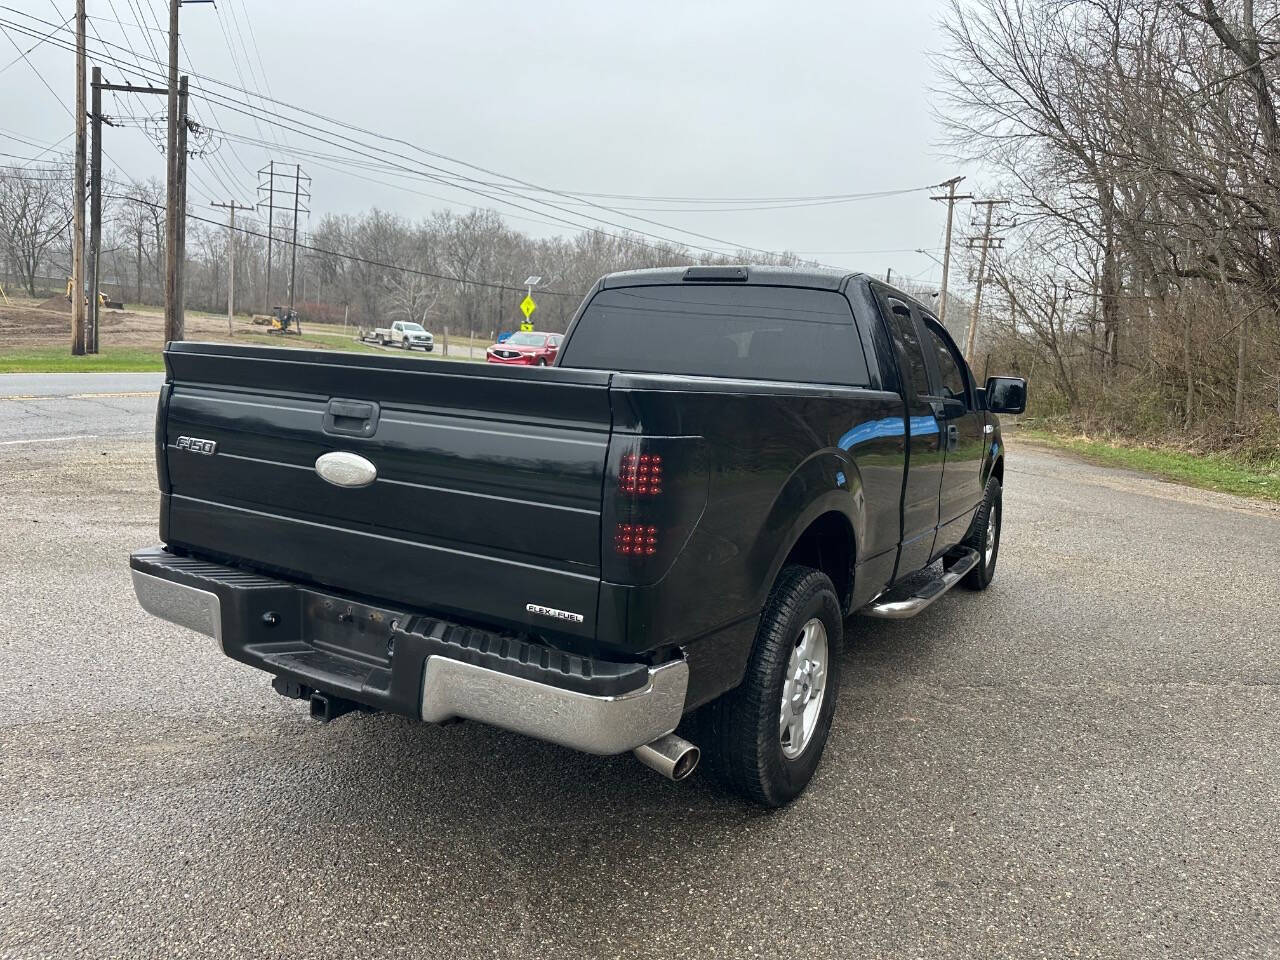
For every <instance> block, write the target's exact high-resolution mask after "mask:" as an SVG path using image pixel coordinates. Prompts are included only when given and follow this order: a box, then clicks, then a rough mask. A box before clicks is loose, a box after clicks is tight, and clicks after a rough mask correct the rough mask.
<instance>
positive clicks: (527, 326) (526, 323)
mask: <svg viewBox="0 0 1280 960" xmlns="http://www.w3.org/2000/svg"><path fill="white" fill-rule="evenodd" d="M532 330H533V321H532V320H521V321H520V332H521V333H529V332H531V331H532Z"/></svg>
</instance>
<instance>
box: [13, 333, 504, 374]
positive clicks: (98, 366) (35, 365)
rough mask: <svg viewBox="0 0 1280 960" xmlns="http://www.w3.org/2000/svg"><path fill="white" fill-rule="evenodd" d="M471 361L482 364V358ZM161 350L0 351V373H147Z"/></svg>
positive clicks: (303, 344)
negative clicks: (75, 354) (74, 353)
mask: <svg viewBox="0 0 1280 960" xmlns="http://www.w3.org/2000/svg"><path fill="white" fill-rule="evenodd" d="M231 342H234V343H236V344H238V345H240V346H246V347H295V348H301V349H310V350H345V351H348V352H351V353H380V354H387V353H389V352H392V351H387V350H383V349H382V348H381V347H376V346H374V345H373V344H369V343H360V342H359V341H357V340H354V339H353V338H352V337H350V336H344V335H342V334H341V333H327V332H326V333H317V332H313V331H311V330H306V328H304V335H303V336H301V337H293V336H289V337H285V336H268V335H267V334H266V333H261V334H258V333H253V334H243V333H241V334H239V335H237V336H236V338H235V340H234V341H231ZM394 355H395V356H410V357H415V358H417V359H419V360H426V359H435V360H456V361H463V362H465V361H467V360H468V359H471V358H468V357H462V356H457V355H454V356H449V357H445V356H442V355H441V354H440V352H439V350H438V348H437V351H436V352H434V353H424V352H423V351H421V350H410V351H407V352H404V351H399V350H396V351H394ZM474 362H477V363H483V362H484V361H483V359H479V358H477V359H475V360H474ZM163 369H164V361H163V359H162V358H161V347H160V345H159V344H157V345H156V346H154V347H111V346H104V347H103V348H102V352H101V353H96V354H89V355H86V356H83V357H73V356H71V351H70V349H69V348H68V347H66V346H62V345H59V346H53V347H20V348H12V349H3V348H0V373H146V372H150V371H154V370H163Z"/></svg>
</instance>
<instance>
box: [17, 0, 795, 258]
mask: <svg viewBox="0 0 1280 960" xmlns="http://www.w3.org/2000/svg"><path fill="white" fill-rule="evenodd" d="M0 9H4V10H9V11H11V12H14V13H18V14H20V15H23V16H28V17H30V15H29V14H25V13H23V12H22V11H18V10H15V9H14V8H12V7H8V6H0ZM30 18H31V19H34V20H36V21H37V22H44V21H42V20H40V18H36V17H30ZM192 75H193V76H196V77H197V78H198V79H201V80H204V81H207V82H209V83H214V84H217V85H218V86H222V87H226V88H228V89H231V90H235V91H237V92H238V93H241V94H243V95H246V96H251V95H252V94H251V93H250V92H249V91H247V90H244V89H243V88H238V87H236V86H235V85H234V84H231V83H227V82H226V81H222V80H217V79H214V78H211V77H205V76H202V75H200V74H195V73H194V71H192ZM193 88H194V89H195V90H197V92H199V93H200V94H202V95H203V96H204V97H205V99H206V100H210V102H213V98H217V100H219V101H221V102H222V103H223V105H225V106H227V107H228V108H229V109H232V110H235V111H236V112H240V113H245V112H246V111H245V110H242V109H240V108H239V102H238V101H229V100H228V98H226V97H224V96H222V95H220V94H217V93H215V92H213V91H211V90H208V89H207V88H205V87H202V86H193ZM269 99H270V100H271V101H272V102H273V103H275V104H277V105H279V106H283V107H286V108H288V109H290V110H292V111H294V112H296V113H299V114H303V115H305V116H309V117H313V118H316V119H319V120H322V121H324V122H326V123H329V124H332V125H334V126H337V127H340V128H343V129H347V130H351V131H354V132H357V133H361V134H363V135H365V136H371V137H375V138H377V139H379V140H383V141H386V142H388V143H394V144H399V145H401V146H404V147H406V148H408V149H410V150H413V151H415V152H417V153H421V154H423V155H425V156H429V157H433V158H436V159H440V160H443V161H446V162H449V163H453V164H456V165H459V166H463V167H467V168H470V169H473V170H476V171H479V172H481V173H484V174H487V175H489V176H496V177H500V178H502V179H503V180H504V181H508V182H509V183H510V184H512V185H514V186H510V185H504V186H501V187H497V188H495V189H499V190H501V191H502V192H503V193H506V194H509V195H512V196H517V197H520V198H521V199H524V200H527V201H529V202H532V203H537V204H540V205H542V206H547V207H551V208H552V209H556V210H559V211H560V212H562V213H567V214H569V215H570V216H579V217H584V218H586V219H590V220H595V221H596V222H599V223H603V224H605V225H607V226H612V227H615V228H618V229H622V230H630V231H632V232H635V233H638V234H640V235H642V236H648V237H650V238H651V239H655V240H659V241H661V242H663V243H667V244H676V245H679V246H685V247H693V248H695V249H701V250H705V251H707V252H710V253H715V254H719V253H721V252H722V250H721V249H718V248H713V247H708V246H705V245H702V244H695V243H690V242H689V241H676V240H673V239H671V238H669V237H662V236H658V235H656V234H652V233H647V232H645V231H643V230H637V229H636V228H634V227H629V226H626V225H623V224H619V223H616V222H614V221H611V220H606V219H604V218H602V217H599V216H592V215H589V214H586V213H574V212H573V211H571V210H565V209H564V208H563V207H560V206H558V205H557V204H555V203H552V202H551V201H548V200H542V199H538V198H536V197H531V196H528V195H527V194H524V193H521V192H520V191H519V190H517V189H515V187H520V186H522V187H525V188H526V189H528V190H532V191H534V192H537V193H548V194H552V195H555V196H558V197H562V198H564V199H570V200H581V198H580V197H576V196H574V195H572V194H568V193H566V192H564V191H558V190H555V189H552V188H548V187H541V186H539V185H537V184H534V183H531V182H529V181H526V180H522V179H520V178H518V177H513V176H511V175H508V174H503V173H499V172H497V171H494V170H491V169H489V168H486V167H483V166H481V165H478V164H474V163H471V162H470V161H465V160H459V159H457V158H454V157H450V156H448V155H446V154H442V153H439V152H437V151H433V150H429V149H427V148H425V147H421V146H418V145H417V144H414V143H411V142H409V141H406V140H403V139H400V138H397V137H392V136H389V135H386V134H379V133H377V132H375V131H372V130H368V129H365V128H363V127H360V126H358V125H355V124H350V123H346V122H345V121H341V120H337V119H335V118H332V117H326V116H325V115H323V114H320V113H317V112H316V111H313V110H308V109H307V108H305V107H299V106H297V105H295V104H290V103H287V102H285V101H282V100H278V99H276V98H274V97H272V98H269ZM232 103H236V104H237V105H236V106H232V105H231V104H232ZM243 105H244V106H247V107H250V109H252V105H251V104H248V103H245V104H243ZM249 115H250V116H252V114H249ZM273 122H275V123H277V125H280V126H281V127H282V128H283V129H291V130H294V131H295V132H299V133H302V134H303V135H304V136H312V137H313V138H315V139H321V140H324V139H325V137H323V136H316V135H315V134H314V133H310V132H308V129H309V130H312V131H317V132H318V133H321V134H327V135H328V137H330V138H332V137H339V138H341V139H343V140H347V141H349V142H351V143H355V144H357V145H358V146H359V147H361V148H362V149H364V150H365V151H367V150H369V149H375V150H377V151H378V152H380V153H384V154H388V155H391V156H398V157H400V158H401V159H404V160H409V162H412V163H418V164H420V165H421V166H423V167H425V168H427V169H431V170H434V171H436V174H443V175H445V176H446V177H449V178H453V179H456V180H458V181H461V182H459V183H454V182H449V183H448V184H447V185H449V186H451V187H453V188H456V189H462V190H466V191H467V192H470V193H475V194H478V195H480V196H485V197H487V198H489V199H491V200H493V201H495V202H498V203H503V204H507V205H509V206H515V207H517V208H518V209H524V210H526V211H529V212H539V213H541V212H542V211H530V210H529V208H528V207H523V206H522V205H520V204H517V203H514V202H513V201H510V200H505V199H502V198H500V197H495V196H493V195H492V194H490V193H486V192H485V191H484V190H482V189H478V188H477V187H474V186H465V185H464V184H467V183H470V184H477V185H480V186H483V185H484V181H480V180H477V179H475V178H474V177H470V176H467V175H463V174H458V173H457V172H455V171H452V170H446V169H443V168H440V167H437V166H435V165H433V164H429V163H424V162H423V161H420V160H419V161H414V160H410V158H408V157H404V156H403V155H402V154H397V153H395V152H394V151H391V150H387V149H386V148H371V147H370V145H368V144H365V143H362V142H360V141H356V140H354V139H353V138H351V137H348V136H346V135H343V134H338V133H335V132H334V131H331V130H323V129H322V128H319V127H316V126H314V125H313V124H310V123H306V122H305V121H301V120H298V119H296V118H293V119H292V123H293V124H294V125H295V126H288V125H285V124H284V122H283V120H282V119H281V120H276V121H273ZM298 127H303V128H308V129H302V130H299V129H297V128H298ZM326 142H330V143H332V140H328V141H326ZM339 146H341V148H342V149H347V150H351V151H352V152H358V151H355V150H353V149H352V148H351V147H346V146H342V145H339ZM421 175H423V176H425V177H426V178H427V179H435V180H438V181H439V180H440V177H439V176H433V175H431V174H421ZM583 202H584V203H585V204H586V205H587V206H591V207H595V208H597V209H600V210H603V211H605V212H609V213H619V212H620V211H615V210H613V209H612V208H610V207H608V206H605V205H603V204H598V203H593V202H590V201H583ZM622 215H623V216H624V217H626V218H627V219H633V220H637V221H640V222H642V223H647V224H649V225H651V226H656V227H660V228H662V229H666V230H674V231H675V232H677V233H683V234H686V235H688V236H691V237H697V238H698V239H701V240H707V241H710V242H711V243H714V244H718V245H720V247H728V248H730V249H737V250H744V251H751V252H756V253H763V254H767V255H769V256H777V252H776V251H772V250H765V249H763V248H760V247H753V246H750V245H747V244H739V243H737V242H735V241H731V240H725V239H722V238H719V237H715V236H711V235H709V234H703V233H699V232H697V231H694V230H688V229H686V228H682V227H677V226H673V225H670V224H666V223H662V222H660V221H657V220H651V219H648V218H646V217H642V216H637V215H634V214H630V215H628V214H625V213H624V214H622ZM553 219H559V218H553ZM564 222H566V223H569V225H571V226H573V227H575V229H585V228H584V227H583V225H582V224H581V223H572V222H570V221H564Z"/></svg>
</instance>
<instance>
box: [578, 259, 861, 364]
mask: <svg viewBox="0 0 1280 960" xmlns="http://www.w3.org/2000/svg"><path fill="white" fill-rule="evenodd" d="M559 365H560V366H562V367H578V368H581V369H593V370H619V371H624V372H634V373H673V374H686V375H692V376H710V377H732V378H740V379H752V380H781V381H788V382H794V383H835V384H845V385H850V386H858V387H863V386H867V385H868V384H869V378H868V375H867V360H866V356H865V354H864V353H863V350H862V341H861V338H860V337H859V336H858V331H857V329H856V328H855V327H854V321H853V312H852V311H851V310H850V308H849V302H848V301H847V300H846V299H845V298H844V297H843V296H842V295H841V294H839V293H837V292H835V291H834V290H811V289H807V288H803V287H767V286H756V285H751V284H733V285H730V284H693V283H685V284H680V285H674V284H673V285H653V286H640V287H622V288H619V289H614V290H602V291H600V292H599V293H598V294H596V295H595V297H594V298H592V300H591V302H590V303H589V304H588V305H587V309H586V311H585V312H584V313H583V314H582V316H581V317H579V319H578V322H577V325H576V326H575V327H574V329H573V332H572V335H571V336H570V337H569V338H568V340H567V342H566V343H565V345H564V348H563V350H562V351H561V354H560V361H559Z"/></svg>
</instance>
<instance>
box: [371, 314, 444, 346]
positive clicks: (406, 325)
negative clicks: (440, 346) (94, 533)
mask: <svg viewBox="0 0 1280 960" xmlns="http://www.w3.org/2000/svg"><path fill="white" fill-rule="evenodd" d="M364 339H365V340H371V341H373V342H374V343H380V344H382V345H383V346H384V347H389V346H391V345H392V344H399V345H400V347H401V348H403V349H405V350H412V349H413V348H414V347H421V348H422V349H423V350H425V351H427V353H430V352H431V351H432V350H434V349H435V346H436V342H435V338H434V337H433V336H431V334H430V333H428V332H427V331H426V330H424V329H423V327H422V324H420V323H411V322H410V321H408V320H397V321H396V322H395V323H393V324H392V325H391V326H389V327H378V328H377V329H376V330H374V331H373V334H372V335H366V336H365V337H364Z"/></svg>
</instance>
